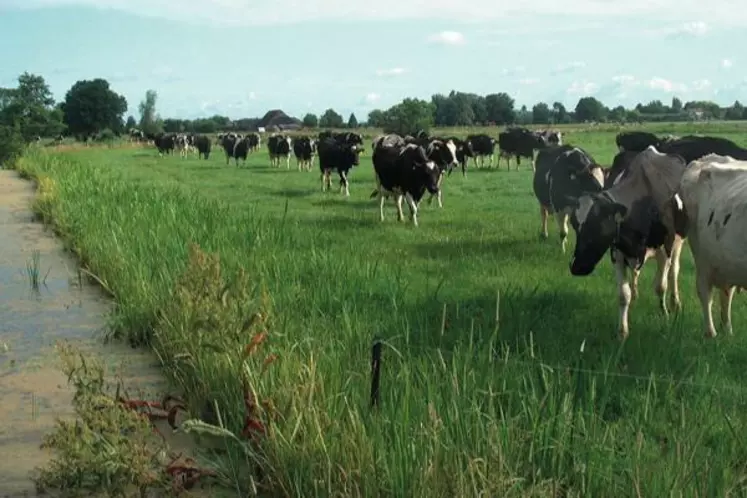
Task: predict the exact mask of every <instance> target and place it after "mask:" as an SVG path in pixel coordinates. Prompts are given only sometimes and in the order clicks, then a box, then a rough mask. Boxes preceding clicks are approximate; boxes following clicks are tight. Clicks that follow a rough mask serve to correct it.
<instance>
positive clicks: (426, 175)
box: [371, 144, 443, 226]
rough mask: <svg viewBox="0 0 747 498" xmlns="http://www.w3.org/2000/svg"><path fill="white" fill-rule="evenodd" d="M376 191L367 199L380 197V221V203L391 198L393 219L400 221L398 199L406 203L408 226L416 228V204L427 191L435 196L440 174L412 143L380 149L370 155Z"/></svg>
mask: <svg viewBox="0 0 747 498" xmlns="http://www.w3.org/2000/svg"><path fill="white" fill-rule="evenodd" d="M372 161H373V166H374V171H375V172H376V180H377V188H376V190H374V191H373V193H372V194H371V198H372V199H373V198H376V197H377V196H379V197H380V199H381V201H380V204H379V212H380V216H381V221H384V203H385V202H386V199H388V198H389V197H394V198H395V201H396V205H397V219H398V220H399V221H402V219H403V218H404V215H403V213H402V200H403V199H406V200H407V205H408V206H409V208H410V214H411V216H412V223H413V224H414V225H415V226H418V204H419V203H420V200H421V199H422V197H423V194H424V193H425V191H426V190H427V191H428V192H430V194H431V197H433V196H438V194H439V192H440V189H439V183H440V180H441V178H442V176H443V172H442V171H441V170H440V168H439V167H438V166H437V165H436V163H435V162H433V161H431V160H430V159H428V156H427V152H426V150H425V149H424V148H423V147H421V146H419V145H416V144H406V145H404V146H401V145H399V146H380V147H376V148H375V149H374V152H373V157H372Z"/></svg>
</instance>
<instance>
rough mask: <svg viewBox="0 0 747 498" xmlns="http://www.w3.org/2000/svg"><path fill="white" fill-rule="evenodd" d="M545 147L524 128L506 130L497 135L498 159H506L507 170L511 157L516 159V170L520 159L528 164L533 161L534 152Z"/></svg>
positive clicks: (519, 164)
mask: <svg viewBox="0 0 747 498" xmlns="http://www.w3.org/2000/svg"><path fill="white" fill-rule="evenodd" d="M545 146H546V144H545V142H544V140H542V138H540V137H539V136H537V134H535V133H534V132H533V131H531V130H528V129H526V128H520V127H515V128H508V129H507V130H506V131H502V132H501V133H499V134H498V148H499V150H500V157H505V158H506V164H507V165H508V169H509V170H510V169H511V157H512V156H513V157H515V158H516V169H517V170H518V169H519V166H521V158H522V157H526V158H528V159H529V160H530V163H531V164H532V165H534V162H533V161H532V160H533V159H534V151H535V150H539V149H542V148H544V147H545ZM500 157H499V158H498V167H500Z"/></svg>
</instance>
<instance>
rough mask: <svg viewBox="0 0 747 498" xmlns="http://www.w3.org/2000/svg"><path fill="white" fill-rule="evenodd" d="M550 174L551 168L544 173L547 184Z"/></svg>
mask: <svg viewBox="0 0 747 498" xmlns="http://www.w3.org/2000/svg"><path fill="white" fill-rule="evenodd" d="M551 174H552V170H549V171H548V172H547V173H545V182H547V183H548V184H549V183H550V175H551Z"/></svg>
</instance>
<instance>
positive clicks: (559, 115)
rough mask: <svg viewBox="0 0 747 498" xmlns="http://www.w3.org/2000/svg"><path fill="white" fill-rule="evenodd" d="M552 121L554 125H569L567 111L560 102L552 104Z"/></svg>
mask: <svg viewBox="0 0 747 498" xmlns="http://www.w3.org/2000/svg"><path fill="white" fill-rule="evenodd" d="M552 115H553V121H554V122H556V123H570V122H571V117H570V115H569V114H568V110H567V109H566V108H565V106H564V105H563V103H562V102H553V104H552Z"/></svg>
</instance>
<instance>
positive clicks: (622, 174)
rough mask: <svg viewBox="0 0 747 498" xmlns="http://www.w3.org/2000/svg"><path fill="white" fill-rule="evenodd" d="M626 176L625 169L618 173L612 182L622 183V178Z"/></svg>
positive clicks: (613, 183) (615, 183)
mask: <svg viewBox="0 0 747 498" xmlns="http://www.w3.org/2000/svg"><path fill="white" fill-rule="evenodd" d="M624 176H625V171H623V172H622V173H620V174H619V175H617V178H615V180H614V181H613V182H612V185H617V184H618V183H620V180H622V179H623V177H624Z"/></svg>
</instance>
